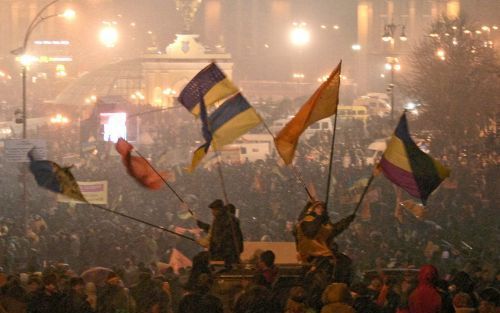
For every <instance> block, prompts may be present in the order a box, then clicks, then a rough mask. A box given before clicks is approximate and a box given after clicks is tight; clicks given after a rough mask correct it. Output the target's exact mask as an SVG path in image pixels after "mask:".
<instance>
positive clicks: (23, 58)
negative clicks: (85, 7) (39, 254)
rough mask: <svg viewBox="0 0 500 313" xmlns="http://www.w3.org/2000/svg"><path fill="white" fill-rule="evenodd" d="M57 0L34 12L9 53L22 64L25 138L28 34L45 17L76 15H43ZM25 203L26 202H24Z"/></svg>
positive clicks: (30, 59)
mask: <svg viewBox="0 0 500 313" xmlns="http://www.w3.org/2000/svg"><path fill="white" fill-rule="evenodd" d="M57 2H59V0H52V1H51V2H49V3H48V4H46V5H45V6H44V7H42V8H41V9H40V11H38V13H37V14H35V17H34V18H33V19H32V20H31V22H30V24H29V26H28V28H27V29H26V33H25V34H24V40H23V45H22V46H21V47H19V48H17V49H14V50H12V51H11V53H12V54H13V55H15V56H16V57H18V59H19V62H20V63H21V65H22V72H21V76H22V89H23V91H22V100H23V101H22V103H23V108H22V122H23V138H26V135H27V132H26V129H27V123H26V122H27V113H26V111H27V110H26V102H27V92H26V88H27V86H26V78H27V67H28V66H29V65H30V64H31V63H33V62H34V61H35V59H36V58H35V57H33V56H28V55H27V54H26V50H27V48H28V42H29V39H30V36H31V34H32V33H33V32H34V31H35V29H36V28H37V26H38V25H40V24H41V23H43V22H44V21H46V20H47V19H49V18H53V17H64V18H65V19H73V18H74V17H75V16H76V13H75V11H73V10H70V9H67V10H66V11H65V12H63V13H59V14H50V15H44V13H45V12H46V11H47V9H48V8H49V7H51V6H53V5H54V4H56V3H57ZM24 188H25V185H24ZM25 204H26V202H25Z"/></svg>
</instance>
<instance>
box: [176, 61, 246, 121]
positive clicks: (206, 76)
mask: <svg viewBox="0 0 500 313" xmlns="http://www.w3.org/2000/svg"><path fill="white" fill-rule="evenodd" d="M237 92H238V88H237V87H236V86H235V85H233V83H232V82H231V81H230V80H229V79H228V78H227V77H226V75H224V73H223V72H222V71H221V69H220V68H219V67H218V66H217V65H216V64H215V63H210V64H209V65H208V66H207V67H205V68H204V69H202V70H201V71H200V72H199V73H198V74H196V76H195V77H194V78H193V79H192V80H191V81H190V82H189V83H188V84H187V85H186V87H184V89H183V90H182V91H181V93H180V94H179V102H180V103H181V104H182V105H183V106H184V107H185V108H186V109H188V111H189V112H191V113H193V114H194V115H195V116H198V115H199V114H200V103H201V100H202V99H203V100H204V101H205V105H206V106H207V107H209V106H211V105H213V104H214V103H215V102H217V101H219V100H222V99H224V98H226V97H229V96H230V95H233V94H235V93H237Z"/></svg>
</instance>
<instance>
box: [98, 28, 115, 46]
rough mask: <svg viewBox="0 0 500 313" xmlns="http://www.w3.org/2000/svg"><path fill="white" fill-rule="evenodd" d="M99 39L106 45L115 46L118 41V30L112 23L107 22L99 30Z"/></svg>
mask: <svg viewBox="0 0 500 313" xmlns="http://www.w3.org/2000/svg"><path fill="white" fill-rule="evenodd" d="M99 40H100V41H101V43H102V44H103V45H104V46H106V47H108V48H113V47H114V46H116V43H117V42H118V30H117V29H116V27H114V26H113V25H112V24H111V23H106V25H105V26H104V27H103V28H102V29H101V30H100V32H99Z"/></svg>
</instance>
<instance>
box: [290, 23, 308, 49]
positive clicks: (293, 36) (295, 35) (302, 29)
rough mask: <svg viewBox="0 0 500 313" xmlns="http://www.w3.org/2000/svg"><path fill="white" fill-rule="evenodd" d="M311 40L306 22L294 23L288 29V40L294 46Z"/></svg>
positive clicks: (302, 44) (305, 43)
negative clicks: (290, 28) (289, 29)
mask: <svg viewBox="0 0 500 313" xmlns="http://www.w3.org/2000/svg"><path fill="white" fill-rule="evenodd" d="M310 40H311V33H310V32H309V30H308V29H307V28H306V23H294V25H293V28H292V30H291V31H290V41H291V42H292V44H293V45H295V46H305V45H307V44H308V43H309V41H310Z"/></svg>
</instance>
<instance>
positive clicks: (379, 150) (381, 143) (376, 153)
mask: <svg viewBox="0 0 500 313" xmlns="http://www.w3.org/2000/svg"><path fill="white" fill-rule="evenodd" d="M389 139H390V137H388V138H380V139H376V140H375V141H374V142H372V143H371V144H369V145H368V148H367V150H366V157H365V162H366V165H375V164H376V163H377V162H378V161H379V160H380V157H381V156H382V154H383V153H384V151H385V149H386V148H387V141H388V140H389Z"/></svg>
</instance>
